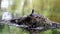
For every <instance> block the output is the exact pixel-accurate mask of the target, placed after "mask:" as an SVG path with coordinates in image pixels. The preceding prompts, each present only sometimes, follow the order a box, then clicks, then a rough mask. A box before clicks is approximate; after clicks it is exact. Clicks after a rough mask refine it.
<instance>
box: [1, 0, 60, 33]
mask: <svg viewBox="0 0 60 34" xmlns="http://www.w3.org/2000/svg"><path fill="white" fill-rule="evenodd" d="M59 3H60V0H0V20H1V18H2V17H1V16H2V12H5V11H9V12H11V14H12V15H13V16H25V15H29V14H30V13H31V10H32V9H34V10H35V13H38V14H42V15H44V16H46V17H47V18H49V19H50V20H52V21H55V22H60V4H59ZM0 34H29V32H28V31H26V30H24V29H23V28H17V27H14V26H8V25H1V24H0ZM40 34H60V29H54V30H47V31H44V32H40Z"/></svg>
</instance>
